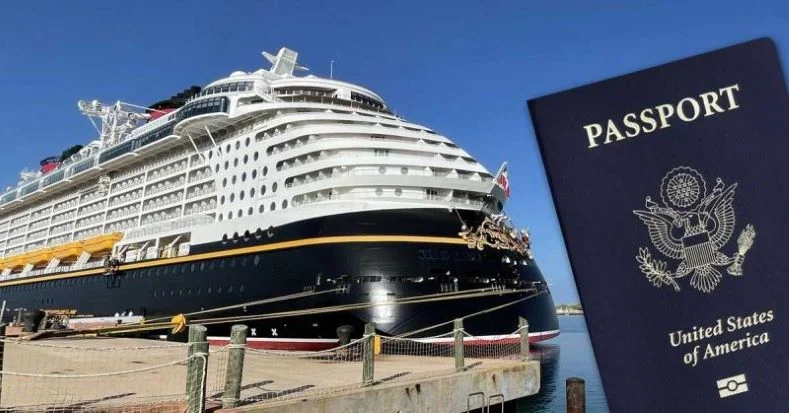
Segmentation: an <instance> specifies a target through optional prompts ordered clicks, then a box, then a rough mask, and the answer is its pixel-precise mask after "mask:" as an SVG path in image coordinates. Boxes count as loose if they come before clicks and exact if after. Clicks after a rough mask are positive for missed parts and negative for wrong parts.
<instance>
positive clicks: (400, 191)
mask: <svg viewBox="0 0 789 413" xmlns="http://www.w3.org/2000/svg"><path fill="white" fill-rule="evenodd" d="M395 195H397V196H400V195H403V189H402V188H397V189H395Z"/></svg>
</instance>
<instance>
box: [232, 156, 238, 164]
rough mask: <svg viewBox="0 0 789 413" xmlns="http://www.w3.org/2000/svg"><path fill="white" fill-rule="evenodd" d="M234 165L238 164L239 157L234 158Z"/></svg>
mask: <svg viewBox="0 0 789 413" xmlns="http://www.w3.org/2000/svg"><path fill="white" fill-rule="evenodd" d="M233 166H238V158H236V159H233Z"/></svg>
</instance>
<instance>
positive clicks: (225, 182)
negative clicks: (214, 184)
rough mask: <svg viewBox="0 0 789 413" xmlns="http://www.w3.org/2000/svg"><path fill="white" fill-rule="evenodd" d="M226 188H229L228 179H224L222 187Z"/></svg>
mask: <svg viewBox="0 0 789 413" xmlns="http://www.w3.org/2000/svg"><path fill="white" fill-rule="evenodd" d="M226 186H227V178H224V179H222V187H223V188H224V187H226Z"/></svg>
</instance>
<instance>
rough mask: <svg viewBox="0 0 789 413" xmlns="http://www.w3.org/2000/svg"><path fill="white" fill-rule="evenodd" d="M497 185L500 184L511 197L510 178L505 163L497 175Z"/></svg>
mask: <svg viewBox="0 0 789 413" xmlns="http://www.w3.org/2000/svg"><path fill="white" fill-rule="evenodd" d="M496 185H498V186H499V187H500V188H501V189H502V190H503V191H504V196H505V197H507V199H509V197H510V180H509V178H508V177H507V164H506V163H505V164H504V165H502V167H501V169H500V170H499V174H498V176H497V177H496Z"/></svg>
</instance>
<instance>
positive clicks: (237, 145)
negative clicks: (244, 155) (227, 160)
mask: <svg viewBox="0 0 789 413" xmlns="http://www.w3.org/2000/svg"><path fill="white" fill-rule="evenodd" d="M240 147H241V142H239V141H236V149H238V148H240Z"/></svg>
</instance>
